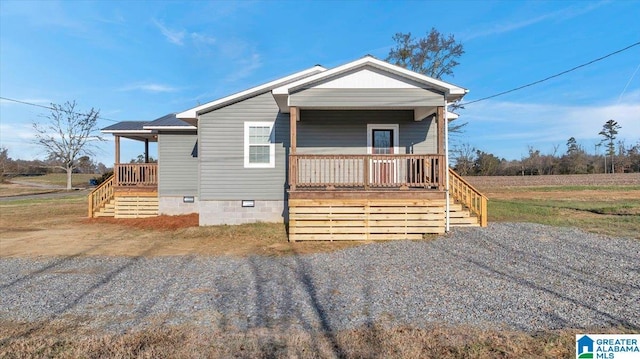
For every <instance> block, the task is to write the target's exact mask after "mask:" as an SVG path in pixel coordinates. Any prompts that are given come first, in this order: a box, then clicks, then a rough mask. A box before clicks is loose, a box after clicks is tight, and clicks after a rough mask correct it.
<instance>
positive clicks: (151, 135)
mask: <svg viewBox="0 0 640 359" xmlns="http://www.w3.org/2000/svg"><path fill="white" fill-rule="evenodd" d="M145 124H147V122H138V121H135V122H134V121H126V122H120V123H117V124H115V125H112V126H109V127H107V128H105V129H103V130H102V132H103V133H111V134H113V135H114V150H115V151H114V153H115V158H114V164H113V175H112V176H111V177H109V178H108V179H106V180H105V181H104V182H103V183H101V184H100V185H99V186H98V187H96V188H95V189H94V190H93V191H92V192H91V193H90V194H89V196H88V202H89V209H88V215H89V217H90V218H92V217H116V218H141V217H152V216H156V215H157V214H158V164H157V163H152V162H150V157H151V156H150V153H149V144H150V143H154V142H157V140H158V136H157V133H156V132H155V131H153V130H147V129H144V125H145ZM122 139H125V140H130V141H135V144H136V145H138V146H139V145H142V146H140V147H142V148H143V152H142V156H141V159H142V160H143V161H144V163H137V162H135V163H134V162H131V163H121V153H122V147H121V145H122ZM139 159H140V158H139ZM139 159H138V160H139Z"/></svg>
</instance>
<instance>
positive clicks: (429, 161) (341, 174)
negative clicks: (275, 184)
mask: <svg viewBox="0 0 640 359" xmlns="http://www.w3.org/2000/svg"><path fill="white" fill-rule="evenodd" d="M444 171H445V166H444V156H441V155H415V154H409V155H315V154H314V155H310V154H295V155H290V156H289V186H290V189H291V190H296V189H297V188H313V187H324V188H326V187H335V188H339V187H344V188H363V189H365V190H368V189H371V188H389V189H390V188H410V187H418V188H419V187H422V188H439V189H442V188H443V187H444V173H445V172H444Z"/></svg>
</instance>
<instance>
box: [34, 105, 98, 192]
mask: <svg viewBox="0 0 640 359" xmlns="http://www.w3.org/2000/svg"><path fill="white" fill-rule="evenodd" d="M99 113H100V111H99V110H95V109H94V108H91V110H90V111H89V112H88V113H80V112H78V111H77V110H76V102H75V101H73V102H69V101H67V102H66V103H65V104H63V105H57V104H53V103H52V104H51V113H50V114H49V115H45V116H44V117H45V118H46V119H47V121H46V123H44V124H39V123H34V124H33V129H34V130H35V132H36V134H35V136H36V140H35V143H36V144H37V145H39V146H41V147H42V148H44V150H45V151H46V152H47V156H48V157H49V158H50V159H53V160H54V161H55V162H56V164H57V165H56V167H59V168H62V169H64V170H65V171H67V189H68V190H70V189H71V174H72V173H73V170H74V169H75V168H76V167H77V166H78V160H79V159H80V157H82V156H93V155H94V153H93V151H92V150H93V148H95V142H94V141H103V140H104V139H103V138H102V137H100V136H99V135H98V134H97V132H98V127H97V125H98V116H99Z"/></svg>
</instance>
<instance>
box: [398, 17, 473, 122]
mask: <svg viewBox="0 0 640 359" xmlns="http://www.w3.org/2000/svg"><path fill="white" fill-rule="evenodd" d="M393 41H394V42H395V45H394V47H393V48H392V49H391V50H389V56H387V59H386V60H387V61H388V62H390V63H392V64H394V65H398V66H400V67H404V68H406V69H409V70H411V71H415V72H417V73H420V74H423V75H427V76H429V77H433V78H435V79H438V80H441V79H442V77H443V76H451V77H453V68H454V67H456V66H458V65H459V64H460V63H459V62H458V61H457V60H458V58H460V56H462V54H464V47H463V46H462V44H461V43H460V42H456V40H455V38H454V36H453V35H452V34H449V35H444V34H442V33H440V32H439V31H438V30H436V29H435V28H431V31H429V33H427V35H426V36H425V37H422V38H418V39H416V38H414V37H413V36H412V35H411V33H410V32H408V33H406V34H404V33H401V32H399V33H396V34H395V35H394V36H393ZM461 108H462V106H460V105H458V104H452V105H451V110H456V109H461ZM466 125H467V122H462V123H455V124H454V122H453V121H452V122H449V132H452V133H460V132H463V129H464V127H465V126H466Z"/></svg>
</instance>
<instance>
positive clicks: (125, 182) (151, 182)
mask: <svg viewBox="0 0 640 359" xmlns="http://www.w3.org/2000/svg"><path fill="white" fill-rule="evenodd" d="M113 173H114V175H115V176H116V179H115V183H114V184H115V186H117V187H120V186H145V187H154V186H157V185H158V164H157V163H118V164H115V165H114V167H113Z"/></svg>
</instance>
